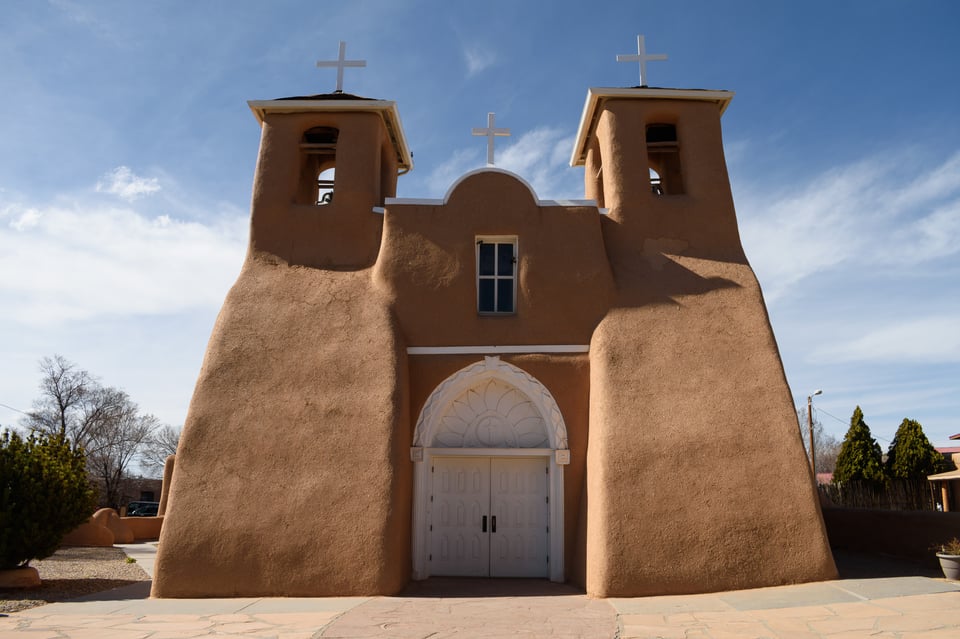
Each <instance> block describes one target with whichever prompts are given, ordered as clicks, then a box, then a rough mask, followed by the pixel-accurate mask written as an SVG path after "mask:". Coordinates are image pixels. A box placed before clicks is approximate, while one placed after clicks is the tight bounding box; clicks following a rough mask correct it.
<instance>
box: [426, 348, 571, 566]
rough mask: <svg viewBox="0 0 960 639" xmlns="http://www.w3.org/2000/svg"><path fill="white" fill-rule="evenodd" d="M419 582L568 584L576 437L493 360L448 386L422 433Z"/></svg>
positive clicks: (550, 401)
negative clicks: (566, 506)
mask: <svg viewBox="0 0 960 639" xmlns="http://www.w3.org/2000/svg"><path fill="white" fill-rule="evenodd" d="M411 459H412V460H413V462H414V465H415V468H414V487H413V500H414V510H413V578H414V579H426V578H427V577H429V576H431V575H473V576H504V577H506V576H511V577H549V578H550V579H551V580H552V581H563V580H564V569H563V466H564V465H565V464H567V463H568V462H569V459H570V457H569V449H568V446H567V429H566V425H565V424H564V421H563V416H562V415H561V414H560V409H559V407H558V406H557V403H556V401H555V400H554V398H553V396H552V395H551V394H550V391H548V390H547V388H546V387H545V386H543V384H541V383H540V382H539V381H537V380H536V379H535V378H534V377H532V376H531V375H529V374H528V373H526V372H525V371H523V370H522V369H520V368H518V367H516V366H513V365H512V364H509V363H507V362H503V361H501V360H500V358H499V357H485V358H484V359H483V360H482V361H480V362H476V363H474V364H471V365H470V366H467V367H466V368H463V369H461V370H460V371H457V372H456V373H454V374H453V375H451V376H450V377H448V378H447V379H446V380H444V381H443V383H441V384H440V385H439V386H438V387H437V388H436V389H435V390H434V391H433V393H432V394H431V395H430V397H429V398H428V399H427V402H426V403H425V404H424V407H423V410H421V412H420V417H419V419H418V420H417V425H416V429H415V431H414V440H413V447H412V448H411Z"/></svg>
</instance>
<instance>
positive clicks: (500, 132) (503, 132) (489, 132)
mask: <svg viewBox="0 0 960 639" xmlns="http://www.w3.org/2000/svg"><path fill="white" fill-rule="evenodd" d="M495 123H496V116H495V115H494V114H493V113H488V114H487V128H485V129H473V134H474V135H483V136H486V138H487V165H488V166H493V138H494V137H496V136H501V137H506V136H509V135H510V129H498V128H495V126H494V125H495Z"/></svg>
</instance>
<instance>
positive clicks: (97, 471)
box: [87, 388, 160, 509]
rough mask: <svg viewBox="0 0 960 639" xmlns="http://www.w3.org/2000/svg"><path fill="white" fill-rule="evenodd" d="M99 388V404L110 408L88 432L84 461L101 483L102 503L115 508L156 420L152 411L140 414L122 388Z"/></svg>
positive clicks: (119, 501)
mask: <svg viewBox="0 0 960 639" xmlns="http://www.w3.org/2000/svg"><path fill="white" fill-rule="evenodd" d="M101 392H102V393H103V395H105V397H104V400H103V401H102V405H104V406H109V407H110V410H109V413H108V414H107V415H106V416H105V419H103V420H102V421H101V423H100V424H99V427H98V428H96V429H95V430H94V431H93V432H92V433H91V436H90V439H89V442H88V444H87V465H88V466H89V468H90V472H91V474H93V475H94V476H95V477H96V478H97V479H99V480H100V481H101V482H102V483H103V491H104V497H105V498H106V503H107V504H108V505H109V506H112V507H113V508H117V509H119V508H120V506H121V502H122V501H123V490H122V488H123V482H124V480H125V479H126V477H127V469H128V467H129V466H130V463H131V462H132V461H133V459H134V458H135V457H136V456H137V454H138V453H139V452H140V450H141V449H142V448H143V447H144V446H145V445H146V444H147V442H149V441H150V438H151V436H152V435H153V431H154V430H156V429H157V427H159V425H160V422H159V421H158V420H157V418H156V417H154V416H153V415H145V414H141V413H140V409H139V407H138V406H137V405H136V404H135V403H133V402H132V401H131V400H130V398H129V397H128V396H127V394H126V393H125V392H123V391H121V390H117V389H115V388H104V389H102V390H101Z"/></svg>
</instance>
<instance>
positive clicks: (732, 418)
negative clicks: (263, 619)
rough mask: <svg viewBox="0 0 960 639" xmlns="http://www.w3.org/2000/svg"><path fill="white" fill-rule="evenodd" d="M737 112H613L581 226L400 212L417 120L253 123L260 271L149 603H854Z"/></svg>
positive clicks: (190, 466)
mask: <svg viewBox="0 0 960 639" xmlns="http://www.w3.org/2000/svg"><path fill="white" fill-rule="evenodd" d="M731 98H732V94H731V93H729V92H725V91H701V90H676V89H653V88H645V87H642V88H632V89H590V90H589V91H588V94H587V100H586V106H585V109H584V112H583V118H582V120H581V122H580V128H579V132H578V135H577V139H576V144H575V147H574V149H573V153H572V163H573V164H575V165H583V166H584V167H585V171H584V174H585V195H584V197H585V199H584V200H582V201H572V202H571V201H562V202H559V201H550V200H541V199H539V197H538V195H537V194H536V193H535V192H534V191H533V189H532V188H531V187H530V186H529V185H528V184H527V183H526V182H525V181H524V180H523V178H522V177H520V176H517V175H513V174H511V173H508V172H506V171H503V170H499V169H496V168H487V169H482V170H478V171H473V172H470V173H468V174H466V175H464V176H463V177H461V178H460V179H459V180H458V181H457V182H456V183H454V184H452V185H450V189H449V191H448V192H447V194H446V196H445V197H444V198H443V199H442V200H421V199H401V198H396V197H395V194H396V184H397V178H398V176H399V175H402V174H403V173H405V172H406V171H408V170H410V169H411V166H412V162H411V155H410V151H409V149H408V147H407V141H406V139H405V137H404V133H403V129H402V127H401V124H400V117H399V113H398V110H397V107H396V105H395V104H394V103H393V102H388V101H379V100H369V99H364V98H359V97H355V96H351V95H347V94H342V93H335V94H329V95H317V96H309V97H301V98H290V99H281V100H270V101H259V102H251V103H250V106H251V108H252V110H253V112H254V114H255V116H256V118H257V120H258V121H259V123H260V125H261V128H262V137H261V144H260V155H259V160H258V163H257V170H256V176H255V178H254V184H253V202H252V222H251V235H250V246H249V251H248V254H247V258H246V261H245V263H244V267H243V270H242V272H241V274H240V276H239V278H238V280H237V282H236V284H235V285H234V286H233V288H232V289H231V291H230V293H229V294H228V296H227V299H226V301H225V302H224V305H223V309H222V310H221V312H220V316H219V318H218V320H217V323H216V326H215V328H214V331H213V335H212V336H211V339H210V343H209V346H208V348H207V352H206V356H205V359H204V363H203V368H202V370H201V373H200V378H199V380H198V382H197V386H196V390H195V392H194V396H193V400H192V403H191V406H190V411H189V415H188V418H187V422H186V425H185V428H184V432H183V436H182V439H181V443H180V449H179V452H178V455H177V463H176V467H175V470H174V472H173V476H172V481H171V486H170V495H169V505H168V507H167V510H166V519H165V522H164V528H163V532H162V536H161V540H160V551H159V555H158V559H157V576H156V579H155V580H154V586H153V594H154V595H156V596H161V597H192V596H211V597H212V596H218V597H220V596H239V595H249V596H254V595H288V596H307V595H314V596H316V595H371V594H388V593H395V592H397V591H398V590H400V589H401V588H403V587H404V586H405V585H406V584H407V583H408V582H409V581H410V580H411V579H414V580H418V579H425V578H428V577H431V576H441V575H464V576H475V577H539V578H544V579H551V580H554V581H569V582H572V583H575V584H579V585H581V586H583V587H584V588H585V589H586V590H587V592H588V593H590V594H592V595H596V596H621V595H648V594H665V593H690V592H703V591H712V590H723V589H735V588H749V587H757V586H767V585H774V584H784V583H794V582H802V581H810V580H820V579H829V578H833V577H835V576H836V570H835V567H834V563H833V559H832V556H831V553H830V549H829V546H828V544H827V540H826V536H825V533H824V526H823V521H822V518H821V514H820V510H819V506H818V503H817V498H816V493H815V490H814V488H813V483H812V481H811V478H810V474H809V471H808V467H807V461H806V457H805V455H804V452H803V448H802V445H801V442H800V439H799V436H798V432H797V423H796V415H795V413H794V409H793V404H792V399H791V394H790V391H789V388H788V387H787V382H786V379H785V377H784V372H783V367H782V364H781V361H780V357H779V353H778V350H777V344H776V341H775V339H774V336H773V332H772V330H771V327H770V323H769V320H768V318H767V313H766V308H765V306H764V301H763V297H762V294H761V291H760V287H759V285H758V283H757V280H756V278H755V276H754V274H753V271H752V270H751V268H750V266H749V264H748V263H747V260H746V257H745V256H744V253H743V249H742V248H741V245H740V238H739V232H738V229H737V221H736V215H735V212H734V207H733V200H732V197H731V193H730V185H729V181H728V177H727V170H726V165H725V161H724V156H723V145H722V140H721V128H720V117H721V115H722V113H723V112H724V110H725V109H726V108H727V106H728V104H729V103H730V100H731ZM332 168H335V171H332V172H331V171H329V169H332ZM651 169H652V170H653V171H654V172H655V173H656V175H657V176H658V179H655V180H653V181H651V177H650V176H651V175H653V173H651ZM331 174H332V175H331Z"/></svg>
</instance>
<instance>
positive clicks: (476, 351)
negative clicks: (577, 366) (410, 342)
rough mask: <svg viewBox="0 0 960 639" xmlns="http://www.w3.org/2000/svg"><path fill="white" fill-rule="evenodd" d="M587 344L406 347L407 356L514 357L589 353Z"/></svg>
mask: <svg viewBox="0 0 960 639" xmlns="http://www.w3.org/2000/svg"><path fill="white" fill-rule="evenodd" d="M589 352H590V345H589V344H542V345H541V344H530V345H518V346H408V347H407V355H497V354H503V355H516V354H528V353H531V354H535V353H589Z"/></svg>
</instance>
